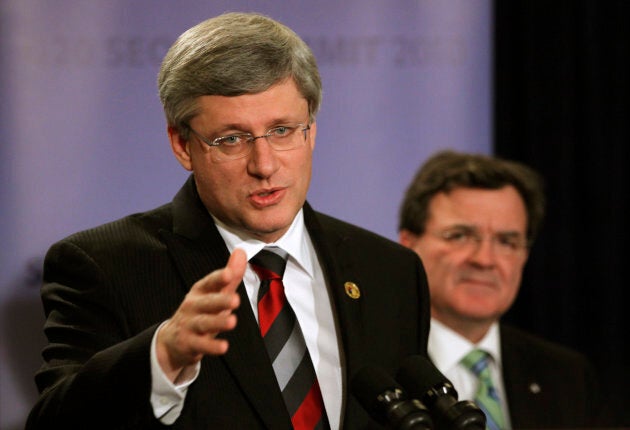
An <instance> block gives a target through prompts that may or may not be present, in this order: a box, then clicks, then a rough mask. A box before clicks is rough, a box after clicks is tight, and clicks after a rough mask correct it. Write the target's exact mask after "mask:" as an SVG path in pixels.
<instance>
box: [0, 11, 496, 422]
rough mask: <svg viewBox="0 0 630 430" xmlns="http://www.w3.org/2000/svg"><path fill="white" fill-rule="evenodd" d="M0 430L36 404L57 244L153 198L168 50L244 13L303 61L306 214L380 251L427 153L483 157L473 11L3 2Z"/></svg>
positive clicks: (160, 186) (484, 72)
mask: <svg viewBox="0 0 630 430" xmlns="http://www.w3.org/2000/svg"><path fill="white" fill-rule="evenodd" d="M0 8H1V10H0V12H1V13H0V56H1V57H0V58H1V63H0V94H1V95H2V97H1V100H2V103H1V106H0V136H1V137H2V142H1V143H0V179H1V180H2V182H1V183H2V185H1V187H2V188H1V189H0V210H1V213H0V215H1V220H2V223H1V224H0V241H1V243H2V247H1V248H0V258H1V261H0V263H1V264H0V267H1V268H2V270H1V271H0V315H1V317H0V342H1V343H0V428H2V429H18V428H22V427H23V423H24V417H25V416H26V414H27V412H28V410H29V409H30V407H31V405H32V403H33V402H34V400H35V398H36V390H35V386H34V383H33V379H32V377H33V373H34V372H35V370H36V369H37V367H38V366H39V364H40V360H41V358H40V349H41V347H42V345H43V343H44V338H43V335H42V334H41V326H42V323H43V315H42V311H41V305H40V302H39V297H38V289H39V276H40V270H41V259H42V258H43V255H44V253H45V251H46V249H47V248H48V246H49V245H50V244H51V243H52V242H53V241H56V240H58V239H60V238H62V237H63V236H65V235H67V234H69V233H72V232H74V231H77V230H79V229H83V228H87V227H91V226H94V225H96V224H100V223H102V222H105V221H109V220H111V219H114V218H117V217H120V216H123V215H125V214H127V213H130V212H135V211H140V210H145V209H149V208H152V207H154V206H157V205H159V204H162V203H164V202H166V201H168V200H170V199H171V197H172V196H173V194H174V193H175V192H176V190H177V189H178V188H179V187H180V185H181V183H182V182H183V181H184V179H185V177H186V172H185V171H184V170H183V169H182V168H181V167H180V166H179V164H178V163H177V162H176V160H175V159H174V158H173V156H172V155H171V152H170V149H169V146H168V139H167V137H166V133H165V124H164V119H163V114H162V111H161V107H160V103H159V100H158V97H157V90H156V85H155V80H156V75H157V70H158V67H159V63H160V60H161V58H162V56H163V55H164V53H165V52H166V49H167V48H168V46H170V44H171V43H172V42H173V41H174V39H175V38H176V37H177V36H178V35H179V34H180V33H181V32H182V31H184V30H185V29H187V28H188V27H190V26H192V25H194V24H196V23H198V22H199V21H201V20H203V19H205V18H207V17H210V16H213V15H216V14H218V13H221V12H224V11H228V10H241V11H252V10H255V11H258V12H262V13H265V14H268V15H270V16H272V17H274V18H276V19H278V20H280V21H282V22H284V23H285V24H287V25H289V26H290V27H292V28H293V29H294V30H295V31H296V32H297V33H298V34H300V35H301V36H302V37H303V38H304V39H305V40H306V41H307V42H308V43H309V44H310V45H311V46H312V48H313V50H314V52H315V54H316V56H317V58H318V60H319V65H320V70H321V73H322V78H323V83H324V99H323V105H322V111H321V113H320V115H319V117H318V135H317V147H316V150H315V161H314V164H315V165H314V174H313V181H312V187H311V191H310V193H309V200H310V202H311V203H312V204H313V205H314V206H315V207H316V208H317V209H319V210H322V211H324V212H327V213H330V214H331V215H334V216H337V217H339V218H342V219H345V220H347V221H350V222H353V223H356V224H359V225H361V226H364V227H366V228H368V229H371V230H374V231H376V232H378V233H381V234H383V235H385V236H388V237H390V238H392V239H395V238H396V221H397V211H398V205H399V201H400V200H401V198H402V194H403V192H404V188H405V187H406V185H407V182H408V181H409V180H410V179H411V177H412V175H413V173H414V172H415V170H416V168H417V167H418V165H419V164H420V163H421V162H422V161H423V159H424V158H426V157H427V155H429V154H430V153H432V152H433V151H435V150H437V149H440V148H446V147H451V148H456V149H463V150H470V151H476V152H489V151H490V145H491V143H490V142H491V121H492V119H491V85H490V82H491V71H490V64H491V52H490V48H489V47H490V37H491V16H490V15H491V1H490V0H414V1H412V0H391V1H388V2H383V1H378V0H349V1H344V2H338V1H336V0H325V1H318V2H261V1H245V0H232V1H227V0H226V1H212V2H210V1H192V0H188V1H177V2H175V1H172V0H142V1H140V0H138V1H134V2H128V1H123V0H115V1H114V0H108V1H104V0H103V1H93V2H85V1H81V0H56V1H54V2H44V1H36V0H5V1H4V2H2V3H1V4H0Z"/></svg>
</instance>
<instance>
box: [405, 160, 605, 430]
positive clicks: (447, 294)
mask: <svg viewBox="0 0 630 430" xmlns="http://www.w3.org/2000/svg"><path fill="white" fill-rule="evenodd" d="M544 206H545V198H544V193H543V188H542V181H541V178H540V177H539V175H538V174H537V173H536V172H534V171H533V170H532V169H530V168H528V167H526V166H524V165H522V164H520V163H516V162H511V161H507V160H502V159H499V158H493V157H490V156H484V155H475V154H464V153H458V152H453V151H443V152H439V153H437V154H435V155H434V156H432V157H430V158H429V159H428V160H427V161H426V162H425V163H424V164H423V165H422V166H421V167H420V169H419V170H418V172H417V174H416V176H415V177H414V179H413V180H412V182H411V184H410V185H409V187H408V189H407V192H406V195H405V197H404V201H403V203H402V206H401V211H400V223H399V238H400V242H401V243H402V244H403V245H405V246H407V247H409V248H411V249H413V250H415V251H416V252H417V253H418V254H419V255H420V256H421V258H422V261H423V263H424V265H425V268H426V272H427V278H428V280H429V289H430V293H431V316H432V320H431V332H430V335H429V345H428V352H429V356H430V358H431V359H432V360H433V361H434V363H435V364H436V366H437V367H438V369H440V370H441V371H442V373H444V374H445V375H446V376H447V377H448V378H449V379H450V380H451V381H452V382H453V384H454V386H455V388H456V389H457V391H458V392H459V395H460V398H463V399H473V398H475V399H476V400H478V402H479V403H480V405H481V407H482V408H483V409H485V412H486V415H488V424H489V425H491V424H493V423H494V424H496V427H495V428H502V429H505V428H515V429H516V428H532V429H533V428H536V429H543V428H584V427H589V428H593V427H596V426H598V425H601V423H602V421H601V420H600V419H601V418H600V416H599V415H600V413H602V408H603V405H602V403H601V401H600V399H599V394H598V384H597V381H596V379H595V376H594V371H593V369H592V368H591V365H590V364H589V362H588V361H587V360H586V358H585V357H584V356H583V355H581V354H579V353H577V352H575V351H571V350H569V349H567V348H565V347H562V346H560V345H557V344H554V343H551V342H548V341H546V340H543V339H541V338H539V337H536V336H533V335H531V334H528V333H525V332H523V331H521V330H518V329H516V328H513V327H509V326H507V325H505V324H502V323H501V322H500V318H501V316H502V315H503V314H504V313H505V312H506V311H507V310H508V309H509V308H510V306H511V305H512V303H513V302H514V299H515V298H516V295H517V293H518V289H519V286H520V282H521V275H522V271H523V267H524V265H525V262H526V260H527V256H528V250H529V247H530V245H531V244H532V242H533V240H534V238H535V237H536V235H537V233H538V231H539V228H540V224H541V222H542V219H543V216H544ZM473 351H474V352H473ZM478 351H481V352H482V353H481V354H480V353H479V352H478ZM471 352H472V354H471V355H470V356H469V353H471ZM467 356H468V357H479V360H477V361H476V362H475V363H471V361H472V358H471V359H467V358H465V357H467ZM479 363H482V364H479ZM473 364H475V365H476V366H473ZM482 368H484V369H486V368H487V369H488V370H489V377H490V380H491V384H492V387H491V388H490V390H489V391H488V390H486V391H485V393H490V392H491V393H492V396H490V397H492V400H488V399H487V397H488V396H486V398H485V399H480V397H479V394H478V390H479V388H480V387H481V386H482V385H483V384H485V382H483V381H482V378H481V377H479V378H478V377H477V376H476V373H479V374H481V372H482ZM484 374H485V373H484ZM486 388H487V387H486ZM497 397H498V399H497ZM497 401H498V403H497ZM485 402H487V403H488V404H487V405H485V404H484V403H485ZM492 402H494V403H492ZM492 405H494V406H492ZM493 407H494V408H495V410H494V414H496V417H495V418H496V419H494V420H493V418H492V417H490V415H493V412H491V411H490V410H491V409H493Z"/></svg>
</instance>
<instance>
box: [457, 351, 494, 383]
mask: <svg viewBox="0 0 630 430" xmlns="http://www.w3.org/2000/svg"><path fill="white" fill-rule="evenodd" d="M489 359H490V355H489V354H488V353H487V352H486V351H483V350H481V349H473V350H472V351H470V352H469V353H468V354H466V356H465V357H464V358H462V360H461V362H462V364H463V365H464V366H466V367H467V368H468V369H470V370H472V372H473V373H474V374H475V375H477V376H479V375H480V374H481V372H483V371H484V370H486V369H487V368H488V360H489Z"/></svg>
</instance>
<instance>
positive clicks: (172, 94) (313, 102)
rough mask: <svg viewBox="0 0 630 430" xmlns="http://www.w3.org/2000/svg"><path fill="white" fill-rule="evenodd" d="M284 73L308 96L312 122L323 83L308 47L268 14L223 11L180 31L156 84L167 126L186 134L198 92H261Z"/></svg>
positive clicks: (216, 93) (195, 110)
mask: <svg viewBox="0 0 630 430" xmlns="http://www.w3.org/2000/svg"><path fill="white" fill-rule="evenodd" d="M288 78H293V80H294V81H295V83H296V85H297V87H298V90H299V91H300V94H302V96H304V98H305V99H306V101H307V103H308V107H309V115H310V121H311V122H312V121H314V120H315V116H316V115H317V112H318V110H319V107H320V104H321V98H322V85H321V78H320V76H319V71H318V69H317V63H316V61H315V57H314V55H313V53H312V52H311V49H310V48H309V47H308V46H307V45H306V43H305V42H304V41H303V40H302V39H301V38H300V37H299V36H298V35H297V34H295V32H293V31H292V30H291V29H290V28H288V27H286V26H285V25H283V24H281V23H279V22H277V21H275V20H273V19H271V18H268V17H266V16H263V15H260V14H256V13H226V14H223V15H219V16H217V17H214V18H210V19H208V20H206V21H203V22H202V23H200V24H198V25H196V26H194V27H192V28H190V29H189V30H187V31H186V32H184V33H183V34H182V35H181V36H179V38H178V39H177V40H176V41H175V43H174V44H173V45H172V46H171V48H170V49H169V50H168V52H167V53H166V56H165V57H164V60H163V61H162V65H161V67H160V72H159V74H158V89H159V93H160V100H161V101H162V105H163V107H164V113H165V115H166V121H167V123H168V125H169V126H170V127H176V128H178V129H179V130H180V133H183V134H184V137H185V138H187V137H188V136H187V133H188V122H189V121H190V120H191V119H192V118H194V117H195V115H197V114H198V104H197V99H198V98H199V97H200V96H204V95H220V96H228V97H229V96H238V95H243V94H255V93H260V92H263V91H265V90H267V89H268V88H270V87H271V86H273V85H274V84H276V83H279V82H281V81H283V80H285V79H288Z"/></svg>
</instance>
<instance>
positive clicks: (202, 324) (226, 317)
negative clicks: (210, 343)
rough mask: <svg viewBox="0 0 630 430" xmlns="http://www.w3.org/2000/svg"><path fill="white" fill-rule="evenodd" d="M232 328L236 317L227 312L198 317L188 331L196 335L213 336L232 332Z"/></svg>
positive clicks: (234, 325)
mask: <svg viewBox="0 0 630 430" xmlns="http://www.w3.org/2000/svg"><path fill="white" fill-rule="evenodd" d="M234 327H236V315H234V314H232V313H228V312H223V313H220V314H203V315H198V316H197V317H195V318H194V319H193V320H192V321H191V325H190V329H191V330H192V331H193V332H195V333H197V334H201V335H205V334H210V335H213V336H216V335H217V334H219V333H221V332H224V331H229V330H232V329H233V328H234Z"/></svg>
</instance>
